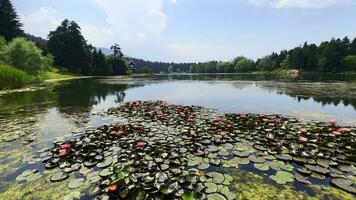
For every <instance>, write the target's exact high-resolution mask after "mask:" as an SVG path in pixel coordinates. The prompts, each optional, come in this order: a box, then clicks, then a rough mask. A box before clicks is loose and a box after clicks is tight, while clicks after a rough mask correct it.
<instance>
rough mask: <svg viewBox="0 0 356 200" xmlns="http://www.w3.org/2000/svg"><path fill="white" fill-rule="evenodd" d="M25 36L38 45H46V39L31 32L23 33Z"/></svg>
mask: <svg viewBox="0 0 356 200" xmlns="http://www.w3.org/2000/svg"><path fill="white" fill-rule="evenodd" d="M25 37H26V38H27V39H28V40H30V41H32V42H34V43H36V44H39V45H40V46H44V45H46V44H47V41H48V40H45V39H43V38H41V37H37V36H34V35H31V34H28V33H25Z"/></svg>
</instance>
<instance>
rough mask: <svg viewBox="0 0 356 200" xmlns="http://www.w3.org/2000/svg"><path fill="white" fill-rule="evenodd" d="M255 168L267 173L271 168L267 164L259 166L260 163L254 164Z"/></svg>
mask: <svg viewBox="0 0 356 200" xmlns="http://www.w3.org/2000/svg"><path fill="white" fill-rule="evenodd" d="M253 166H254V167H255V168H256V169H259V170H261V171H267V170H269V166H268V165H267V164H265V163H264V164H259V163H254V164H253Z"/></svg>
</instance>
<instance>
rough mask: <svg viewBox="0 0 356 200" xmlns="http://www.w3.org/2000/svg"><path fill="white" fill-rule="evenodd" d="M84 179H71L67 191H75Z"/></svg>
mask: <svg viewBox="0 0 356 200" xmlns="http://www.w3.org/2000/svg"><path fill="white" fill-rule="evenodd" d="M83 182H84V178H78V179H73V180H71V181H70V182H69V183H68V188H69V189H76V188H79V187H80V186H82V185H83Z"/></svg>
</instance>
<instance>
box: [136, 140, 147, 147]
mask: <svg viewBox="0 0 356 200" xmlns="http://www.w3.org/2000/svg"><path fill="white" fill-rule="evenodd" d="M145 145H146V143H144V142H142V141H140V142H137V143H136V147H139V148H143V147H145Z"/></svg>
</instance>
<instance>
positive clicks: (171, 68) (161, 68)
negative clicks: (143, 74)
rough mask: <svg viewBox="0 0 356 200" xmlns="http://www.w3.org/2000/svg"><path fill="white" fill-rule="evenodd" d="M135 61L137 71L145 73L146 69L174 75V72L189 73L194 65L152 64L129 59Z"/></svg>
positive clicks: (141, 60)
mask: <svg viewBox="0 0 356 200" xmlns="http://www.w3.org/2000/svg"><path fill="white" fill-rule="evenodd" d="M129 59H130V60H132V61H134V63H135V68H136V71H138V72H140V71H145V70H144V68H149V69H150V71H151V72H153V73H162V72H163V73H173V72H178V73H179V72H188V71H189V69H190V66H192V65H193V64H194V63H168V62H152V61H147V60H143V59H137V58H129Z"/></svg>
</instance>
